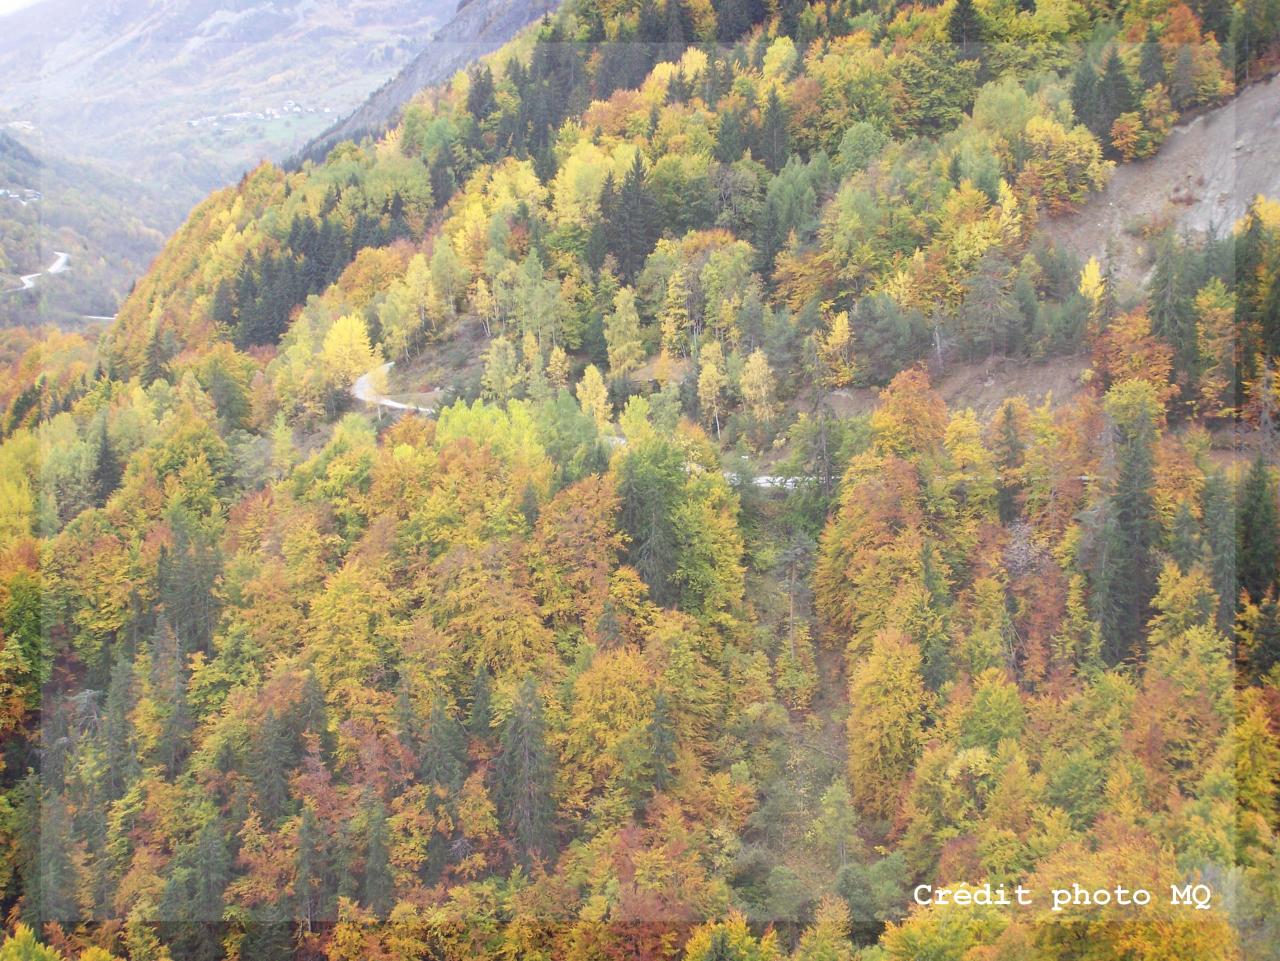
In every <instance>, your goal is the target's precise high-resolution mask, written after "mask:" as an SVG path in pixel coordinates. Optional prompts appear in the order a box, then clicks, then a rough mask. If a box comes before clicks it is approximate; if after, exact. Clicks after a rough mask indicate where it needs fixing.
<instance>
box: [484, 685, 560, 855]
mask: <svg viewBox="0 0 1280 961" xmlns="http://www.w3.org/2000/svg"><path fill="white" fill-rule="evenodd" d="M494 778H495V782H496V783H495V791H494V795H495V800H496V801H497V802H498V807H499V811H500V813H501V815H502V820H503V822H504V824H505V825H506V828H507V831H508V834H509V836H510V838H511V840H512V841H513V842H514V844H515V848H516V852H517V856H518V857H519V859H520V860H521V862H523V863H524V864H525V866H526V867H527V866H529V865H531V864H533V863H534V862H535V861H538V860H540V859H542V858H545V857H547V856H549V855H550V854H551V853H552V850H553V847H554V840H555V839H554V835H553V826H552V817H553V814H554V802H553V800H552V797H551V786H552V783H551V782H552V765H551V756H550V754H549V753H548V751H547V744H546V732H545V725H544V722H543V717H542V698H541V697H540V696H539V694H538V689H537V686H536V685H535V684H534V680H533V678H532V677H527V678H525V681H524V683H523V684H522V685H521V686H520V692H519V694H518V696H517V698H516V703H515V704H514V705H512V708H511V714H510V715H509V716H508V718H507V723H506V726H505V727H504V728H503V730H502V742H501V749H500V750H499V753H498V758H497V761H496V763H495V765H494Z"/></svg>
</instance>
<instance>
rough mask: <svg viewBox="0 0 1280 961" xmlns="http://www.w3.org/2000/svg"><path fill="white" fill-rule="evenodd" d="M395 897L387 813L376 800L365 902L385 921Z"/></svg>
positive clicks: (369, 828)
mask: <svg viewBox="0 0 1280 961" xmlns="http://www.w3.org/2000/svg"><path fill="white" fill-rule="evenodd" d="M394 897H395V879H394V878H393V877H392V876H391V851H390V849H389V848H388V846H387V812H386V810H385V809H384V808H383V807H382V803H381V802H378V801H375V802H374V804H373V807H372V808H371V809H370V811H369V817H368V820H367V822H366V824H365V844H364V889H363V893H362V895H361V901H362V903H363V904H364V906H365V907H367V908H368V909H369V910H370V911H372V912H373V913H374V914H375V915H377V916H378V917H379V918H385V917H386V916H387V912H389V911H390V910H391V905H392V903H393V900H394Z"/></svg>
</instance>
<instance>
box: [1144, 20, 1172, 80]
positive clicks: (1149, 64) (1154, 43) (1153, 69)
mask: <svg viewBox="0 0 1280 961" xmlns="http://www.w3.org/2000/svg"><path fill="white" fill-rule="evenodd" d="M1138 80H1139V81H1140V82H1141V83H1142V89H1143V90H1150V89H1151V88H1152V87H1154V86H1155V85H1156V84H1158V83H1161V84H1166V85H1167V84H1168V82H1169V76H1168V74H1167V73H1166V72H1165V69H1164V57H1163V55H1162V54H1161V52H1160V38H1159V37H1158V36H1157V35H1156V28H1155V25H1154V24H1147V36H1146V39H1144V40H1143V41H1142V57H1141V59H1140V60H1139V61H1138Z"/></svg>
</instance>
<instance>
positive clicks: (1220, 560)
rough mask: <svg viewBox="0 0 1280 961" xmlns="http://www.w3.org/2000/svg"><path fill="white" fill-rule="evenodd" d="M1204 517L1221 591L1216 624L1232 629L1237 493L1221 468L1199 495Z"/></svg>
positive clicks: (1235, 592) (1215, 578) (1207, 543)
mask: <svg viewBox="0 0 1280 961" xmlns="http://www.w3.org/2000/svg"><path fill="white" fill-rule="evenodd" d="M1200 505H1201V507H1200V510H1201V514H1202V516H1203V517H1204V541H1205V547H1206V550H1207V554H1208V558H1207V559H1208V564H1209V579H1210V583H1211V584H1212V585H1213V590H1214V592H1215V593H1216V594H1217V595H1218V611H1217V618H1216V620H1217V627H1218V630H1219V631H1221V632H1222V633H1223V634H1229V633H1230V632H1231V626H1232V624H1234V623H1235V619H1236V600H1237V595H1238V594H1239V588H1238V587H1237V584H1236V521H1235V514H1236V511H1235V497H1234V495H1233V493H1232V490H1231V482H1230V481H1228V480H1227V478H1226V475H1225V474H1223V473H1222V471H1221V470H1216V471H1214V472H1213V473H1212V474H1210V475H1209V476H1208V477H1207V478H1205V482H1204V490H1203V491H1202V492H1201V495H1200Z"/></svg>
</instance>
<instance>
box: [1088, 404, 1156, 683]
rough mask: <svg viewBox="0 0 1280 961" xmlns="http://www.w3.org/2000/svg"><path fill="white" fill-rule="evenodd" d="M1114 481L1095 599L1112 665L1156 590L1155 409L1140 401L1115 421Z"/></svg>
mask: <svg viewBox="0 0 1280 961" xmlns="http://www.w3.org/2000/svg"><path fill="white" fill-rule="evenodd" d="M1112 428H1113V431H1114V437H1115V440H1114V450H1115V457H1116V477H1115V480H1114V482H1113V484H1112V488H1111V493H1110V494H1109V496H1108V497H1107V500H1106V503H1105V504H1104V505H1103V516H1104V520H1103V526H1102V530H1101V532H1100V534H1101V536H1100V538H1099V539H1100V542H1101V543H1100V555H1099V558H1098V563H1097V565H1096V568H1095V575H1096V582H1095V587H1094V599H1095V604H1096V607H1097V616H1098V620H1099V623H1100V624H1101V627H1102V638H1103V645H1104V650H1103V655H1104V657H1105V658H1106V659H1107V662H1108V663H1110V664H1117V663H1119V662H1120V661H1123V660H1124V659H1125V658H1127V657H1129V655H1130V654H1131V653H1133V651H1134V650H1135V649H1136V647H1137V646H1138V641H1139V639H1140V638H1141V637H1142V629H1143V626H1144V625H1145V624H1146V623H1147V621H1148V620H1149V618H1150V606H1151V598H1152V597H1153V596H1154V594H1155V587H1156V558H1155V547H1156V544H1157V541H1158V539H1159V534H1160V527H1159V519H1158V517H1157V515H1156V509H1155V503H1154V500H1153V499H1152V496H1151V491H1152V488H1153V486H1154V483H1155V433H1156V426H1155V410H1154V409H1153V406H1152V405H1148V404H1146V403H1141V402H1136V403H1131V404H1127V405H1125V406H1124V407H1123V408H1121V409H1119V410H1117V411H1116V412H1115V415H1114V417H1113V424H1112Z"/></svg>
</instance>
